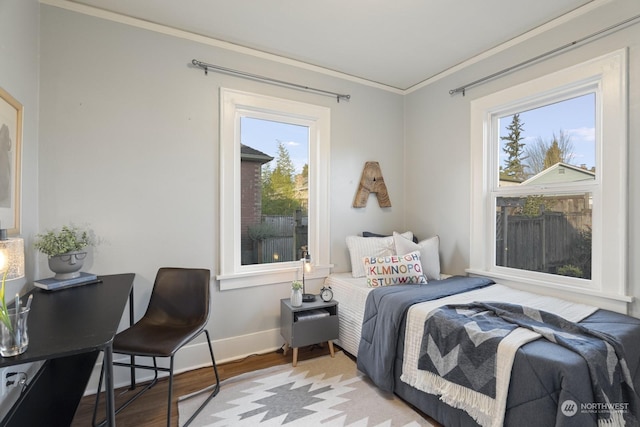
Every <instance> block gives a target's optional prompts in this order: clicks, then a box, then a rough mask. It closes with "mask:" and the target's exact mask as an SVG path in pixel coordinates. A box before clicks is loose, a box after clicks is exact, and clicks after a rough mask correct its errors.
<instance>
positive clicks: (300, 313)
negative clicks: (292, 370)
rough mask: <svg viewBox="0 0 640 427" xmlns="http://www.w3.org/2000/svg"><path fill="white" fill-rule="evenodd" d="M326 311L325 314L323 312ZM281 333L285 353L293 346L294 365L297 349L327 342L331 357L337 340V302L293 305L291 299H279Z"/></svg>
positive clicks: (296, 358)
mask: <svg viewBox="0 0 640 427" xmlns="http://www.w3.org/2000/svg"><path fill="white" fill-rule="evenodd" d="M325 313H326V314H325ZM280 334H281V335H282V338H284V341H285V344H284V354H285V355H286V354H287V351H288V350H289V347H292V348H293V366H296V365H297V364H298V348H299V347H304V346H307V345H311V344H318V343H322V342H325V341H327V343H328V345H329V351H330V352H331V357H334V356H335V354H334V350H333V341H332V340H334V339H338V301H335V300H333V301H329V302H324V301H322V300H321V299H320V297H318V298H317V299H316V301H313V302H305V303H302V306H300V307H292V306H291V300H290V299H289V298H284V299H281V300H280Z"/></svg>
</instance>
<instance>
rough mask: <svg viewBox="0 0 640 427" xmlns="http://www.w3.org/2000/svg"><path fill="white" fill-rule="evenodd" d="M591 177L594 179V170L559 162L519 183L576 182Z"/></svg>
mask: <svg viewBox="0 0 640 427" xmlns="http://www.w3.org/2000/svg"><path fill="white" fill-rule="evenodd" d="M591 179H596V173H595V172H594V171H591V170H588V169H585V168H581V167H579V166H574V165H570V164H567V163H562V162H559V163H556V164H555V165H553V166H551V167H548V168H547V169H545V170H543V171H542V172H539V173H537V174H536V175H534V176H532V177H531V178H529V179H527V180H526V181H524V182H523V183H522V184H521V185H531V184H551V183H557V182H576V181H587V180H591Z"/></svg>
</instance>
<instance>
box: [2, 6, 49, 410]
mask: <svg viewBox="0 0 640 427" xmlns="http://www.w3.org/2000/svg"><path fill="white" fill-rule="evenodd" d="M39 15H40V6H39V4H38V1H37V0H3V1H2V2H0V87H2V88H3V89H4V90H6V91H7V92H9V93H10V94H11V96H13V97H14V98H15V99H16V100H18V102H20V103H21V104H22V105H23V107H24V115H23V135H22V162H23V164H22V170H21V172H22V212H21V229H22V236H23V237H24V238H25V245H26V246H27V247H28V246H29V245H30V244H31V240H32V239H31V237H32V236H33V234H35V232H36V230H37V226H38V199H37V195H38V187H37V185H38V184H37V176H38V75H39V68H38V42H39ZM5 225H6V224H2V226H3V227H4V226H5ZM25 258H26V259H25V270H26V271H25V274H26V277H25V278H24V279H18V280H13V281H10V282H7V283H6V285H7V289H6V294H7V295H14V294H15V293H16V292H20V293H22V292H23V291H24V290H25V288H26V286H25V285H26V284H27V283H29V282H31V281H32V280H33V279H34V277H35V270H34V269H35V256H34V254H33V253H32V252H30V251H29V250H27V251H26V257H25ZM15 369H16V367H12V368H5V369H3V370H0V378H2V379H3V378H4V372H5V371H9V370H15ZM19 369H20V370H21V371H24V370H27V369H28V367H27V366H24V365H23V366H21V367H20V368H19ZM18 396H19V389H18V388H14V389H12V390H11V393H10V394H9V395H7V396H0V419H2V417H3V416H4V414H5V412H6V411H7V410H8V409H9V408H10V406H11V405H12V404H13V402H14V401H15V400H16V399H17V397H18Z"/></svg>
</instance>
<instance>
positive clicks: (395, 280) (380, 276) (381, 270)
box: [362, 237, 427, 288]
mask: <svg viewBox="0 0 640 427" xmlns="http://www.w3.org/2000/svg"><path fill="white" fill-rule="evenodd" d="M403 239H404V237H403ZM362 261H363V263H364V269H365V272H366V274H367V286H369V287H370V288H377V287H379V286H393V285H412V284H425V283H427V279H426V278H425V277H424V272H423V271H422V264H421V263H420V251H415V252H411V253H408V254H406V255H391V256H386V257H364V259H363V260H362Z"/></svg>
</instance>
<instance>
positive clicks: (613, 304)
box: [465, 268, 633, 314]
mask: <svg viewBox="0 0 640 427" xmlns="http://www.w3.org/2000/svg"><path fill="white" fill-rule="evenodd" d="M465 271H466V273H467V274H469V275H471V276H482V277H488V278H490V279H493V280H495V281H496V283H500V284H503V285H505V286H510V287H512V288H515V289H519V290H523V291H527V292H533V293H539V294H545V295H550V296H554V297H557V298H564V299H567V300H570V301H574V302H578V303H581V304H589V305H593V306H596V307H599V308H604V309H606V310H611V311H616V312H618V313H623V314H628V311H629V307H628V304H629V303H630V302H632V301H633V297H631V296H628V295H621V294H613V293H607V292H601V291H597V290H593V289H584V288H578V287H574V286H566V285H559V284H553V283H549V282H544V281H541V280H535V279H525V278H521V277H514V276H511V275H508V274H501V273H496V272H491V271H486V270H480V269H474V268H468V269H466V270H465Z"/></svg>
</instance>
